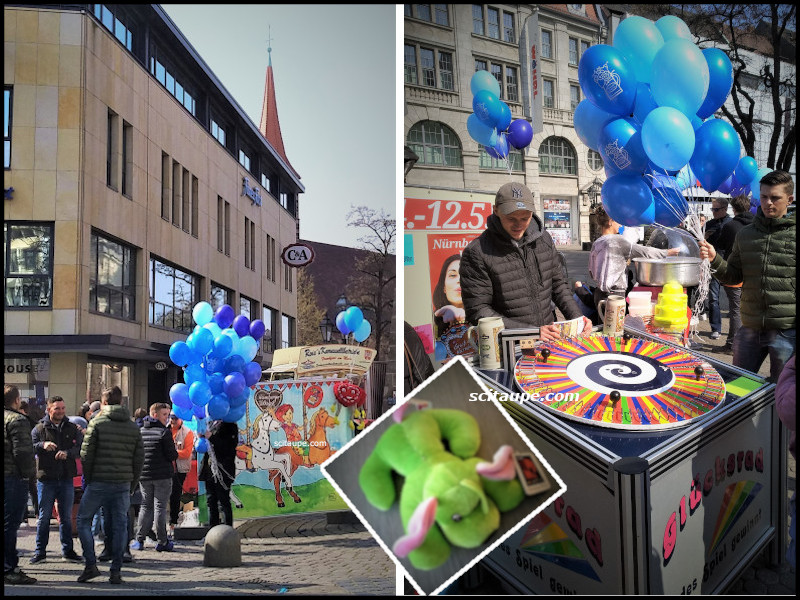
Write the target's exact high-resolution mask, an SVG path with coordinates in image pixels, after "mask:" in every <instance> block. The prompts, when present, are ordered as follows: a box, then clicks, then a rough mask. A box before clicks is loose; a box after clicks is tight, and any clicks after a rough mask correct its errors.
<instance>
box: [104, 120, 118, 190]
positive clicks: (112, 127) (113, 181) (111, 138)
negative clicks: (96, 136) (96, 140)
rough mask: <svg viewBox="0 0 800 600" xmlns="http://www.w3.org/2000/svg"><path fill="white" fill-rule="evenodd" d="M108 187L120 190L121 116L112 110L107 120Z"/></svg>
mask: <svg viewBox="0 0 800 600" xmlns="http://www.w3.org/2000/svg"><path fill="white" fill-rule="evenodd" d="M106 124H107V126H106V185H107V186H108V187H110V188H112V189H114V190H118V189H119V187H118V180H119V175H118V171H117V168H118V165H119V162H118V161H117V156H118V155H117V152H118V150H117V148H118V147H119V133H118V128H119V115H117V113H115V112H114V111H113V110H111V109H110V108H109V109H108V116H107V119H106Z"/></svg>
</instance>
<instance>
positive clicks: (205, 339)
mask: <svg viewBox="0 0 800 600" xmlns="http://www.w3.org/2000/svg"><path fill="white" fill-rule="evenodd" d="M192 335H193V336H194V350H195V352H199V353H200V354H206V353H208V351H209V350H211V349H212V348H213V347H214V334H213V333H211V331H209V330H208V329H206V328H205V327H201V328H200V330H199V331H197V332H195V333H193V334H192Z"/></svg>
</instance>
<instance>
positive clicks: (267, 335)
mask: <svg viewBox="0 0 800 600" xmlns="http://www.w3.org/2000/svg"><path fill="white" fill-rule="evenodd" d="M261 320H262V321H264V327H265V330H264V337H263V338H261V350H262V351H263V352H264V354H269V353H270V352H273V351H274V350H275V333H276V331H277V330H278V312H277V311H276V310H274V309H272V308H270V307H269V306H266V305H264V306H262V307H261Z"/></svg>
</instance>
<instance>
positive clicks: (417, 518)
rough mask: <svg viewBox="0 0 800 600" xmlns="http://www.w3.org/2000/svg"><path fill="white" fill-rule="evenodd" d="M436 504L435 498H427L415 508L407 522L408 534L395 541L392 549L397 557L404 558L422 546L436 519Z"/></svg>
mask: <svg viewBox="0 0 800 600" xmlns="http://www.w3.org/2000/svg"><path fill="white" fill-rule="evenodd" d="M437 504H438V503H437V501H436V498H428V499H427V500H423V501H422V502H421V503H420V504H419V506H417V508H416V510H414V514H413V515H411V520H410V521H409V522H408V533H407V534H406V535H404V536H403V537H401V538H400V539H399V540H397V541H396V542H395V543H394V546H393V547H392V551H393V552H394V553H395V554H396V555H397V556H399V557H401V558H403V557H406V556H408V554H409V553H410V552H411V551H412V550H416V549H417V548H419V547H420V546H421V545H422V542H423V541H425V536H426V535H428V531H429V530H430V528H431V526H432V525H433V522H434V518H435V517H436V506H437Z"/></svg>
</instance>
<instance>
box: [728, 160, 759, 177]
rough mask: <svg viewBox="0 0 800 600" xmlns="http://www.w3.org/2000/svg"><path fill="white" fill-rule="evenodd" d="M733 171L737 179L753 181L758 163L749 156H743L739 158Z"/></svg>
mask: <svg viewBox="0 0 800 600" xmlns="http://www.w3.org/2000/svg"><path fill="white" fill-rule="evenodd" d="M733 173H734V175H736V180H737V181H744V182H750V181H753V177H755V176H756V173H758V164H757V163H756V159H754V158H753V157H751V156H743V157H742V158H740V159H739V164H738V165H736V168H735V169H734V171H733Z"/></svg>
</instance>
